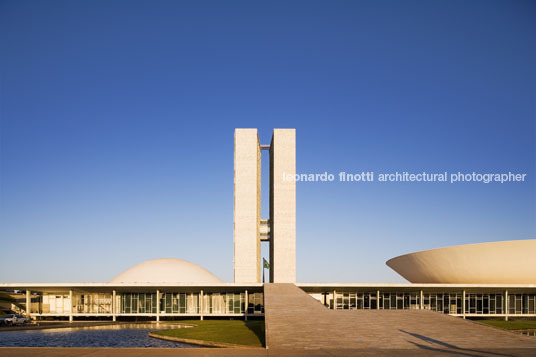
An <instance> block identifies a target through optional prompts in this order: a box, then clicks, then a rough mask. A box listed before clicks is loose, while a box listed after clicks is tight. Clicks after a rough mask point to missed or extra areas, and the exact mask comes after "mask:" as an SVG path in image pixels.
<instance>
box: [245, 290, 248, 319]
mask: <svg viewBox="0 0 536 357" xmlns="http://www.w3.org/2000/svg"><path fill="white" fill-rule="evenodd" d="M244 296H245V297H246V303H245V304H244V305H245V307H246V310H245V311H244V320H245V321H247V320H248V307H249V295H248V291H247V289H246V293H245V294H244Z"/></svg>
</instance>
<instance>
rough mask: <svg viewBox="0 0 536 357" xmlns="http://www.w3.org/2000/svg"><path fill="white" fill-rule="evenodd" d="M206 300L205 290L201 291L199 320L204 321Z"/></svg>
mask: <svg viewBox="0 0 536 357" xmlns="http://www.w3.org/2000/svg"><path fill="white" fill-rule="evenodd" d="M204 298H205V294H204V293H203V290H201V292H200V294H199V314H200V316H199V319H200V320H203V307H204V305H205V304H204V301H203V299H204Z"/></svg>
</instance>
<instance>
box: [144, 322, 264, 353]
mask: <svg viewBox="0 0 536 357" xmlns="http://www.w3.org/2000/svg"><path fill="white" fill-rule="evenodd" d="M176 322H180V323H185V324H192V325H197V326H196V327H192V328H178V329H171V330H162V331H155V333H156V334H158V335H162V336H171V337H179V338H187V339H192V340H202V341H212V342H223V343H232V344H236V345H244V346H254V347H264V321H241V320H204V321H200V320H187V321H176Z"/></svg>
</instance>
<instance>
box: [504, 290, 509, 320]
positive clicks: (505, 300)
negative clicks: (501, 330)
mask: <svg viewBox="0 0 536 357" xmlns="http://www.w3.org/2000/svg"><path fill="white" fill-rule="evenodd" d="M509 305H510V303H509V302H508V290H505V291H504V304H503V306H504V321H508V314H509V313H510V306H509Z"/></svg>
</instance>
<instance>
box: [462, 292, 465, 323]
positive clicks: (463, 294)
mask: <svg viewBox="0 0 536 357" xmlns="http://www.w3.org/2000/svg"><path fill="white" fill-rule="evenodd" d="M462 315H463V318H464V319H465V289H463V291H462Z"/></svg>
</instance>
